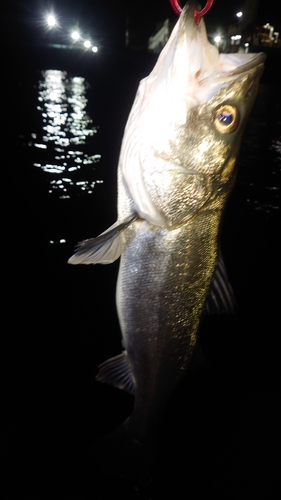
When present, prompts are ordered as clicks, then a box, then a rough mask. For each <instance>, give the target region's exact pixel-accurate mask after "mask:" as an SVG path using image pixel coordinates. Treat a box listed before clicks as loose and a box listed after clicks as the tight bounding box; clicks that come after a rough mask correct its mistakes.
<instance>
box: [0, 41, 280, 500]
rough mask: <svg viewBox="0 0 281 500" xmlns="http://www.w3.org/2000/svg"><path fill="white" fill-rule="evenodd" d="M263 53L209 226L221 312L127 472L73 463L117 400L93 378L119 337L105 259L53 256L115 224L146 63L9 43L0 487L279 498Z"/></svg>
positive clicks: (274, 225) (275, 151)
mask: <svg viewBox="0 0 281 500" xmlns="http://www.w3.org/2000/svg"><path fill="white" fill-rule="evenodd" d="M76 56H77V55H76ZM102 57H104V59H102ZM269 59H270V67H269V69H268V70H267V71H266V72H265V74H264V77H263V80H262V84H261V87H260V93H259V96H258V99H257V102H256V105H255V108H254V110H253V113H252V116H251V118H250V121H249V125H248V127H247V130H246V132H245V136H244V141H243V145H242V148H241V154H240V159H239V167H240V168H239V175H238V179H237V184H236V187H235V189H234V191H233V193H232V195H231V199H230V201H229V204H228V207H227V211H226V214H225V219H224V225H223V233H222V249H223V254H224V258H225V262H226V265H227V268H228V271H229V276H230V280H231V282H232V285H233V288H234V290H235V294H236V299H237V304H238V310H237V316H236V318H225V317H221V318H216V317H212V318H206V320H205V322H204V324H203V325H202V330H201V345H202V349H203V353H204V356H205V364H204V365H203V366H202V367H201V368H200V369H199V370H198V369H197V371H196V370H195V371H191V372H190V373H189V374H188V376H187V377H186V379H185V380H184V381H183V382H182V383H181V385H180V386H179V387H178V389H177V390H176V392H175V394H174V396H173V398H172V399H171V402H170V405H169V407H168V409H167V412H166V414H165V416H164V419H163V423H162V427H161V441H160V444H159V449H158V451H157V455H156V460H155V466H154V468H153V471H152V474H151V482H150V483H149V484H143V483H142V482H141V481H134V480H131V479H125V478H122V477H120V476H117V477H114V476H112V472H114V471H112V467H111V468H110V467H108V469H106V468H105V469H104V470H103V472H102V473H101V472H100V471H99V472H98V473H97V471H96V469H95V468H94V466H91V462H90V461H87V454H88V452H89V451H90V449H91V448H92V447H93V446H94V443H95V441H96V440H97V439H98V438H99V437H101V436H103V435H105V434H106V433H108V432H109V431H110V430H112V429H113V428H115V427H116V426H117V425H119V424H120V423H121V422H122V421H123V420H124V419H125V418H126V417H127V416H128V415H129V413H130V411H131V408H132V404H133V402H132V399H131V397H130V396H128V395H126V394H122V393H121V392H119V391H117V390H115V389H113V388H111V387H107V386H104V385H101V384H99V383H97V382H96V381H95V375H96V372H97V366H98V364H99V363H100V362H102V361H104V360H105V359H107V358H108V357H110V356H114V355H116V354H118V353H119V352H120V348H121V345H120V330H119V325H118V321H117V316H116V311H115V281H116V276H117V271H118V263H114V264H112V265H110V266H96V267H88V266H85V267H83V266H81V267H72V266H68V265H67V259H68V258H69V256H70V255H71V254H72V252H73V249H74V246H75V244H76V243H77V241H79V240H81V239H84V238H87V237H92V236H95V235H97V234H99V233H100V232H101V231H103V230H105V229H106V228H107V227H108V226H109V225H111V224H112V223H113V222H114V221H115V217H116V168H117V161H118V155H119V148H120V142H121V138H122V134H123V128H124V125H125V121H126V118H127V115H128V112H129V110H130V107H131V104H132V101H133V98H134V94H135V91H136V88H137V84H138V81H139V79H140V78H141V77H143V76H145V75H146V74H147V73H148V72H149V70H150V69H151V67H152V65H153V63H154V59H153V57H150V56H149V57H148V56H145V55H142V54H135V55H134V54H131V53H128V52H121V51H118V50H116V52H115V53H108V54H105V55H104V56H101V57H100V58H99V59H96V60H94V59H93V58H92V59H91V63H89V62H88V61H87V60H85V59H81V57H74V58H73V57H70V56H69V55H67V56H66V55H65V54H61V53H59V52H55V51H54V52H42V53H41V52H39V51H38V52H31V53H30V52H29V53H27V52H26V51H25V50H20V51H19V52H18V53H16V52H15V51H14V52H13V54H12V61H13V67H12V68H11V69H9V70H8V71H7V70H5V71H6V73H3V76H2V80H3V83H4V91H3V102H2V109H3V117H4V118H3V121H2V134H3V131H4V140H3V143H2V173H3V181H4V182H2V187H3V196H4V201H5V203H4V207H3V208H4V210H3V217H2V220H3V229H2V232H3V243H2V251H3V260H2V263H3V273H2V276H3V278H4V279H3V280H2V283H3V285H4V286H3V288H2V296H3V295H4V296H5V301H4V308H3V310H4V320H3V322H2V338H3V340H4V345H5V350H4V351H3V352H4V357H5V390H4V395H3V400H2V409H3V410H4V416H5V424H4V427H3V430H4V438H5V440H4V443H5V445H4V448H3V449H4V457H5V463H6V467H5V486H6V490H5V498H7V499H10V498H29V499H33V498H34V499H35V498H36V499H53V498H76V499H84V498H94V499H109V498H113V497H116V496H117V497H118V496H120V497H121V495H122V498H132V499H133V498H137V499H138V498H151V499H158V498H159V499H160V498H175V499H190V500H193V499H194V500H197V499H204V500H205V499H206V500H209V499H214V500H222V499H224V500H238V499H239V500H241V499H247V500H257V499H267V500H269V499H272V500H273V499H277V498H280V495H281V487H280V453H279V450H280V421H281V419H280V416H281V415H280V409H279V407H280V351H279V350H278V340H279V336H280V333H279V329H280V327H279V323H280V322H279V307H280V274H279V271H280V266H279V256H280V252H279V248H280V247H279V238H280V198H279V196H280V193H279V188H280V168H281V99H280V80H279V82H278V81H277V80H276V78H277V76H276V77H275V71H274V66H275V64H277V62H276V61H278V58H277V59H276V60H275V59H274V56H272V55H270V58H269ZM279 59H280V57H279ZM5 67H6V66H5ZM5 313H6V314H5ZM85 457H86V458H85Z"/></svg>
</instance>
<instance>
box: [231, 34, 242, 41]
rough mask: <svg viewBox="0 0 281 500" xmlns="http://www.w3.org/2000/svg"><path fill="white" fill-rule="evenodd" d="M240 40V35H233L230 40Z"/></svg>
mask: <svg viewBox="0 0 281 500" xmlns="http://www.w3.org/2000/svg"><path fill="white" fill-rule="evenodd" d="M241 38H242V35H233V36H232V37H231V40H241Z"/></svg>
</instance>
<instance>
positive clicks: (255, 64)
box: [228, 52, 266, 76]
mask: <svg viewBox="0 0 281 500" xmlns="http://www.w3.org/2000/svg"><path fill="white" fill-rule="evenodd" d="M251 55H252V54H251ZM265 59H266V54H265V53H264V52H258V53H257V54H256V55H255V57H253V59H251V60H249V61H248V62H246V63H245V64H242V65H241V66H238V67H237V68H235V69H234V70H232V71H230V72H229V73H228V75H229V76H232V75H242V74H243V73H248V72H249V71H251V70H252V69H258V68H261V67H262V66H263V64H264V61H265Z"/></svg>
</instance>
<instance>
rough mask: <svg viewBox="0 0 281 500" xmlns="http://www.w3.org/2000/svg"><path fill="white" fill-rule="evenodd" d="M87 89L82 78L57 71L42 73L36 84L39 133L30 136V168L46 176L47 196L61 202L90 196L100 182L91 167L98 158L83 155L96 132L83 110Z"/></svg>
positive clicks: (95, 127)
mask: <svg viewBox="0 0 281 500" xmlns="http://www.w3.org/2000/svg"><path fill="white" fill-rule="evenodd" d="M88 88H89V85H88V83H87V82H86V80H85V79H84V78H82V77H77V76H76V77H70V76H69V75H68V74H67V72H65V71H59V70H46V71H43V72H42V79H41V80H40V81H39V84H38V103H39V104H38V106H37V110H38V111H39V113H40V116H41V122H42V129H41V130H39V131H36V132H33V133H32V135H31V138H32V140H31V141H30V143H29V145H30V146H31V147H33V148H34V151H36V153H34V158H36V161H35V162H34V163H33V165H34V166H35V167H37V168H40V169H41V170H43V171H44V172H45V173H47V174H48V179H49V193H50V194H57V195H58V196H59V198H61V199H66V198H70V197H71V196H73V195H74V194H77V193H78V194H83V193H87V194H92V193H93V189H94V187H95V184H96V183H102V182H103V181H102V180H101V179H97V178H96V175H95V174H94V167H93V165H94V164H96V163H98V162H99V161H100V158H101V155H100V154H98V153H97V152H96V153H95V154H91V155H89V154H88V153H87V152H86V151H87V149H88V148H87V146H88V147H89V145H90V146H91V150H93V151H94V149H95V147H96V146H95V144H94V140H93V137H94V136H95V135H96V134H97V132H98V127H97V126H94V125H93V120H92V118H91V117H90V116H89V115H88V113H87V109H86V108H87V103H88V99H87V96H86V94H87V90H88ZM35 148H36V149H35Z"/></svg>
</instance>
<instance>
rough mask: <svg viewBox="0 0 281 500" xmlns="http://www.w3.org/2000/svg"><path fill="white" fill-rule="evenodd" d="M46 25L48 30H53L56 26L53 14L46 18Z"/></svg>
mask: <svg viewBox="0 0 281 500" xmlns="http://www.w3.org/2000/svg"><path fill="white" fill-rule="evenodd" d="M47 24H48V26H49V27H50V28H53V27H54V26H56V24H57V21H56V18H55V16H54V15H53V14H49V15H48V16H47Z"/></svg>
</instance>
